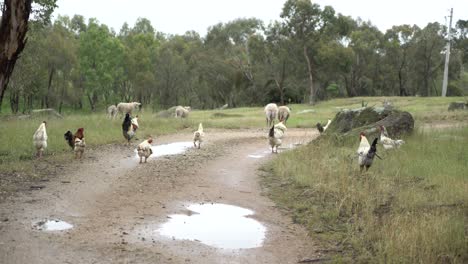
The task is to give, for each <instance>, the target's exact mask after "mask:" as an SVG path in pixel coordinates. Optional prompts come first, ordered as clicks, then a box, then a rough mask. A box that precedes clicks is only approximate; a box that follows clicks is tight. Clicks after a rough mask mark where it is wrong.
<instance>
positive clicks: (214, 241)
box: [156, 203, 266, 249]
mask: <svg viewBox="0 0 468 264" xmlns="http://www.w3.org/2000/svg"><path fill="white" fill-rule="evenodd" d="M186 208H187V209H188V210H189V213H188V214H175V215H170V216H169V217H168V218H169V220H168V221H167V222H166V223H164V224H162V225H161V226H160V227H159V229H157V230H156V233H158V234H159V235H162V236H165V237H168V238H172V239H177V240H192V241H197V242H200V243H203V244H205V245H208V246H211V247H216V248H221V249H248V248H256V247H261V246H262V244H263V241H264V239H265V233H266V227H265V226H264V225H262V224H261V223H260V222H258V221H257V220H255V219H252V218H250V217H248V216H251V215H253V214H254V212H253V211H251V210H249V209H245V208H242V207H237V206H233V205H227V204H211V203H210V204H192V205H189V206H187V207H186Z"/></svg>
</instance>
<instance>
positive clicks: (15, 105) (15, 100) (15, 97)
mask: <svg viewBox="0 0 468 264" xmlns="http://www.w3.org/2000/svg"><path fill="white" fill-rule="evenodd" d="M10 108H11V112H12V113H13V114H16V113H18V111H19V92H18V91H13V92H11V94H10Z"/></svg>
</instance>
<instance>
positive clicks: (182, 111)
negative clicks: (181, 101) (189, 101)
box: [175, 105, 191, 118]
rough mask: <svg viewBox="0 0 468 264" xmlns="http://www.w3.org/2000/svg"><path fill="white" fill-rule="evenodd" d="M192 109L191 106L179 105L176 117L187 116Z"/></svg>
mask: <svg viewBox="0 0 468 264" xmlns="http://www.w3.org/2000/svg"><path fill="white" fill-rule="evenodd" d="M190 110H191V107H190V106H181V105H179V106H177V107H176V109H175V117H176V118H179V117H180V118H186V117H188V115H189V112H190Z"/></svg>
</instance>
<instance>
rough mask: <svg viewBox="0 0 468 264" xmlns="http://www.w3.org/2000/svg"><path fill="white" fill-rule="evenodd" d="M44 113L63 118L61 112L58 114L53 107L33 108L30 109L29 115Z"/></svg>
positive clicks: (41, 114) (42, 114)
mask: <svg viewBox="0 0 468 264" xmlns="http://www.w3.org/2000/svg"><path fill="white" fill-rule="evenodd" d="M44 115H47V116H53V117H57V118H63V116H62V115H61V114H59V113H58V112H57V111H55V109H52V108H46V109H35V110H32V111H31V116H33V117H35V116H44Z"/></svg>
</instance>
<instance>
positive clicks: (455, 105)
mask: <svg viewBox="0 0 468 264" xmlns="http://www.w3.org/2000/svg"><path fill="white" fill-rule="evenodd" d="M464 109H468V104H467V103H465V102H451V103H450V105H449V107H448V110H449V111H454V110H464Z"/></svg>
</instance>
